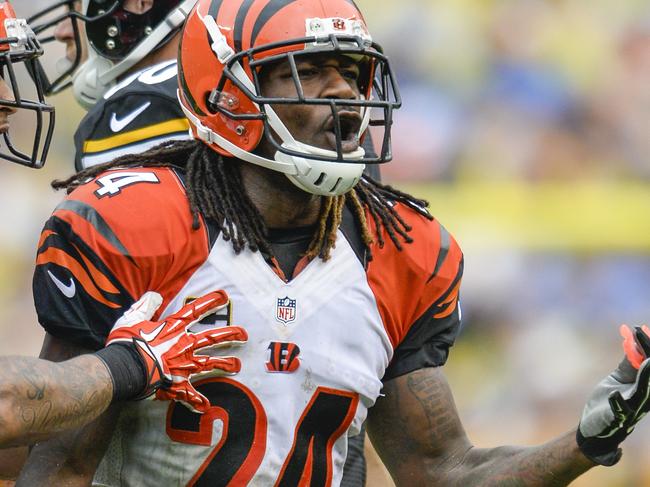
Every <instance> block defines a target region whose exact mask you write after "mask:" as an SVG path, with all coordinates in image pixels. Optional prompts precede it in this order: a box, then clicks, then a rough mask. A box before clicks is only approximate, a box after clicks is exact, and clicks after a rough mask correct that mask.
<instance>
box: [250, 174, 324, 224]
mask: <svg viewBox="0 0 650 487" xmlns="http://www.w3.org/2000/svg"><path fill="white" fill-rule="evenodd" d="M241 176H242V182H243V184H244V188H245V189H246V192H247V193H248V196H249V197H250V199H251V200H252V201H253V204H254V205H255V206H256V207H257V209H258V211H259V212H260V213H261V215H262V217H263V218H264V221H265V223H266V226H267V227H268V228H291V227H305V226H309V225H314V224H315V223H316V222H317V221H318V216H319V213H320V207H321V197H320V196H316V195H313V194H310V193H307V192H305V191H302V190H301V189H299V188H298V187H296V186H295V185H294V184H293V183H291V181H289V179H287V177H286V176H285V175H284V174H281V173H279V172H276V171H271V170H269V169H264V168H262V167H259V166H255V165H254V164H249V163H245V162H244V163H241Z"/></svg>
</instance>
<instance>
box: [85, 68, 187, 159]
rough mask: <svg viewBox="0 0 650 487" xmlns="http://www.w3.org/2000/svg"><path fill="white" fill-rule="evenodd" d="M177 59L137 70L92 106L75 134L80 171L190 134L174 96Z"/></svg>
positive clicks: (184, 137)
mask: <svg viewBox="0 0 650 487" xmlns="http://www.w3.org/2000/svg"><path fill="white" fill-rule="evenodd" d="M176 90H177V81H176V63H175V62H167V63H163V64H160V65H157V66H154V67H152V68H148V69H146V70H144V71H140V72H138V73H135V74H134V75H132V76H130V77H128V78H127V79H125V80H124V81H123V82H121V83H120V84H118V85H117V86H116V87H114V88H113V89H112V90H110V91H109V92H108V93H107V94H106V95H105V96H104V98H102V99H101V100H100V101H99V102H98V103H97V104H96V105H95V106H94V107H92V108H91V109H90V111H89V112H88V114H87V115H86V117H85V118H84V119H83V120H82V122H81V124H80V125H79V128H78V129H77V132H76V133H75V137H74V139H75V151H76V153H75V167H76V169H77V170H81V169H84V168H87V167H90V166H95V165H97V164H103V163H105V162H109V161H111V160H113V159H115V158H116V157H119V156H121V155H124V154H130V153H131V154H132V153H140V152H144V151H145V150H148V149H150V148H152V147H154V146H156V145H158V144H160V143H162V142H165V141H168V140H182V139H188V138H189V132H188V130H189V123H188V121H187V120H186V118H185V115H184V114H183V112H182V110H181V108H180V105H179V103H178V100H177V98H176Z"/></svg>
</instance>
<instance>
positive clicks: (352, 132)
mask: <svg viewBox="0 0 650 487" xmlns="http://www.w3.org/2000/svg"><path fill="white" fill-rule="evenodd" d="M339 122H340V127H341V150H342V151H343V152H346V153H347V152H353V151H355V150H357V149H358V148H359V129H360V128H361V115H359V114H358V113H357V112H352V111H341V112H339ZM334 123H335V122H334V117H330V118H329V120H328V122H327V124H326V125H325V130H326V132H325V138H326V139H327V142H328V144H329V145H330V147H331V148H332V149H333V150H337V147H336V130H335V128H334Z"/></svg>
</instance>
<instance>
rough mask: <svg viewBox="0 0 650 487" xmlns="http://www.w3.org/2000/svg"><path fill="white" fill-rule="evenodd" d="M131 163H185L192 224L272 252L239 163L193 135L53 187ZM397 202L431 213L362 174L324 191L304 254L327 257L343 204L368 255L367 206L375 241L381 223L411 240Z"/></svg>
mask: <svg viewBox="0 0 650 487" xmlns="http://www.w3.org/2000/svg"><path fill="white" fill-rule="evenodd" d="M134 167H178V168H183V169H184V170H185V172H186V177H187V181H186V185H187V195H188V200H189V204H190V210H191V211H192V217H193V228H194V229H198V228H199V215H200V214H202V215H203V216H204V217H205V218H206V219H209V220H211V221H213V222H214V223H215V224H216V225H217V226H218V227H219V228H220V230H221V232H222V233H223V237H224V239H225V240H230V241H231V243H232V246H233V248H234V250H235V252H236V253H240V252H241V251H242V250H243V249H244V248H245V247H246V246H247V245H248V247H249V248H250V249H251V250H252V251H253V252H256V251H261V252H262V253H264V254H266V255H271V254H272V252H271V246H270V243H269V241H268V240H267V236H268V230H267V227H266V224H265V222H264V220H263V218H262V215H261V214H260V212H259V211H258V209H257V208H256V207H255V205H254V204H253V202H252V201H251V199H250V198H249V197H248V194H247V193H246V191H245V189H244V186H243V184H242V179H241V174H240V171H239V166H238V165H237V164H232V161H229V160H228V159H226V158H224V157H223V156H221V155H220V154H218V153H217V152H215V151H213V150H212V149H210V148H209V147H208V146H207V145H205V144H203V143H200V142H197V141H194V140H190V141H168V142H165V143H163V144H161V145H159V146H157V147H154V148H153V149H150V150H148V151H146V152H144V153H142V154H128V155H125V156H122V157H118V158H117V159H114V160H113V161H110V162H107V163H105V164H100V165H97V166H93V167H90V168H87V169H84V170H82V171H80V172H78V173H77V174H74V175H73V176H71V177H69V178H67V179H63V180H55V181H53V182H52V187H53V188H54V189H66V191H67V193H68V194H69V193H70V192H72V191H73V190H74V189H75V188H77V187H78V186H80V185H82V184H85V183H87V182H88V181H90V180H92V179H93V178H95V177H96V176H97V175H99V174H100V173H102V172H104V171H107V170H109V169H117V168H134ZM395 202H401V203H403V204H405V205H407V206H409V207H410V208H412V209H414V210H415V211H417V212H418V213H419V214H421V215H423V216H425V217H426V218H428V219H429V220H431V219H433V217H432V216H431V215H430V214H429V212H428V211H427V210H426V207H428V206H429V203H428V202H427V201H425V200H421V199H417V198H414V197H413V196H411V195H409V194H406V193H403V192H401V191H399V190H397V189H394V188H392V187H390V186H387V185H383V184H381V183H379V182H377V181H374V180H373V179H371V178H369V177H366V176H364V177H363V178H362V179H361V181H360V182H359V183H358V184H357V185H356V186H355V187H354V188H353V189H352V190H351V191H349V192H348V193H347V194H345V195H341V196H334V197H323V201H322V204H321V209H320V215H319V219H318V224H317V230H316V232H315V234H314V236H313V239H312V241H311V243H310V245H309V247H308V249H307V252H306V256H307V257H308V258H315V257H320V258H321V259H323V260H328V259H329V257H330V253H331V251H332V249H333V248H334V245H335V241H336V232H337V230H338V228H339V226H340V224H341V221H342V218H343V209H344V207H345V206H346V205H347V206H348V208H349V209H350V210H351V211H352V213H353V215H354V216H355V218H356V220H357V223H358V226H359V228H360V231H361V238H362V241H363V243H364V245H365V246H366V250H367V255H368V259H369V260H370V259H372V254H371V252H370V245H371V244H372V243H373V241H374V239H373V236H372V235H371V232H370V230H369V225H368V221H367V219H366V210H367V212H368V213H369V215H370V218H372V220H373V222H374V225H375V228H376V231H375V237H376V238H377V244H378V245H379V246H380V247H383V246H384V244H385V242H384V238H383V236H382V233H383V232H382V229H384V230H385V231H386V233H387V234H388V236H389V238H390V240H391V241H392V243H393V244H394V245H395V247H397V249H399V250H402V241H403V242H405V243H411V242H412V241H413V239H412V238H411V237H410V236H409V234H408V232H410V231H411V227H410V226H409V225H408V224H407V223H406V222H405V221H404V220H403V219H402V217H401V216H400V215H399V213H397V211H396V210H395V208H394V203H395Z"/></svg>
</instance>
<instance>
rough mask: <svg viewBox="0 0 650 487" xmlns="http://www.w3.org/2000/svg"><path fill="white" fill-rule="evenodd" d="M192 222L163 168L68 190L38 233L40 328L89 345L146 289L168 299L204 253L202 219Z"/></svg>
mask: <svg viewBox="0 0 650 487" xmlns="http://www.w3.org/2000/svg"><path fill="white" fill-rule="evenodd" d="M192 223H193V218H192V214H191V212H190V209H189V204H188V201H187V197H186V194H185V190H184V188H183V185H182V181H181V179H180V178H179V177H178V176H177V175H176V173H175V171H173V170H171V169H168V168H135V169H118V170H113V171H108V172H105V173H102V174H101V175H100V176H98V177H97V178H96V179H94V180H92V181H90V182H88V183H86V184H84V185H82V186H80V187H79V188H77V189H75V191H73V192H72V193H71V194H70V195H68V196H67V197H66V198H65V200H64V201H63V202H62V203H61V204H60V205H59V206H58V207H57V208H56V209H55V211H54V213H53V214H52V216H51V217H50V219H49V220H48V221H47V223H46V225H45V228H44V230H43V232H42V233H41V239H40V242H39V248H38V254H37V260H36V267H35V273H34V299H35V304H36V309H37V313H38V316H39V321H40V322H41V324H42V325H43V327H44V328H45V329H46V330H47V331H48V332H50V333H52V334H54V335H55V336H59V337H61V338H64V339H70V340H73V341H76V342H79V343H83V344H84V345H86V346H92V347H95V348H96V347H99V346H101V345H102V344H103V340H104V339H105V338H106V335H107V334H108V332H109V330H110V329H111V327H112V324H113V323H114V322H115V320H116V319H117V318H118V317H119V316H120V315H121V313H122V312H124V310H125V309H127V308H128V307H129V306H130V305H131V304H132V303H133V301H134V300H136V299H138V298H139V297H140V296H141V295H142V294H144V293H145V292H146V291H149V290H155V291H157V292H159V293H160V294H161V295H162V296H163V300H164V303H168V302H169V300H170V299H172V298H173V296H175V295H176V293H177V292H178V291H179V290H180V288H181V287H182V286H183V285H184V283H185V281H186V280H187V279H188V278H189V276H191V275H192V274H193V273H194V272H195V270H196V269H197V268H198V267H199V266H200V265H202V264H203V263H204V262H205V259H206V258H207V256H208V253H209V244H208V239H207V232H206V228H205V225H203V222H202V221H201V220H200V225H199V228H198V229H195V228H193V227H192ZM163 309H164V308H163Z"/></svg>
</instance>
